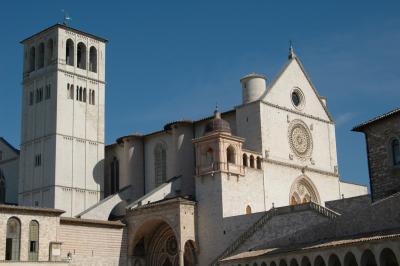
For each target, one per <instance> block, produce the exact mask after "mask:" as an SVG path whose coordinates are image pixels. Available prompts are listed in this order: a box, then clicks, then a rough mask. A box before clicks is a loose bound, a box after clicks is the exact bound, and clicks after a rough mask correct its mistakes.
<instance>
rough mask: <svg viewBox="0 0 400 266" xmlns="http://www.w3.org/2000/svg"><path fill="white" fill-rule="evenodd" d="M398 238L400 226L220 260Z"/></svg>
mask: <svg viewBox="0 0 400 266" xmlns="http://www.w3.org/2000/svg"><path fill="white" fill-rule="evenodd" d="M397 238H400V228H399V229H397V230H395V231H391V232H373V233H369V234H364V235H355V236H348V237H346V238H342V239H331V240H326V241H324V242H319V243H312V244H305V245H301V246H296V247H283V248H266V249H259V250H254V251H246V252H242V253H239V254H236V255H233V256H231V257H228V258H225V259H223V260H222V261H230V260H237V259H245V258H253V257H258V256H268V255H276V254H282V253H287V252H296V251H311V250H314V249H320V248H332V247H338V246H344V245H352V244H357V243H363V242H369V241H376V240H384V239H397Z"/></svg>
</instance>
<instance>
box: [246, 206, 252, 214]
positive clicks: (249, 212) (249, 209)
mask: <svg viewBox="0 0 400 266" xmlns="http://www.w3.org/2000/svg"><path fill="white" fill-rule="evenodd" d="M246 214H251V206H250V205H247V206H246Z"/></svg>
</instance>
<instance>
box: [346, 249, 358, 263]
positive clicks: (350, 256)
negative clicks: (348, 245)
mask: <svg viewBox="0 0 400 266" xmlns="http://www.w3.org/2000/svg"><path fill="white" fill-rule="evenodd" d="M344 266H358V263H357V260H356V257H355V256H354V254H353V253H352V252H351V251H349V252H347V253H346V255H345V256H344Z"/></svg>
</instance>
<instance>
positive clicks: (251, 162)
mask: <svg viewBox="0 0 400 266" xmlns="http://www.w3.org/2000/svg"><path fill="white" fill-rule="evenodd" d="M250 167H251V168H254V167H255V166H254V156H253V155H250Z"/></svg>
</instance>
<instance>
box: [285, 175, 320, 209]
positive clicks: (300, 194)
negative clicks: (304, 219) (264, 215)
mask: <svg viewBox="0 0 400 266" xmlns="http://www.w3.org/2000/svg"><path fill="white" fill-rule="evenodd" d="M311 201H312V202H315V203H318V204H319V203H320V198H319V194H318V191H317V188H316V187H315V185H314V184H313V182H312V181H311V180H310V179H309V178H308V177H306V176H304V175H303V176H300V177H298V178H296V180H295V181H294V182H293V184H292V186H291V188H290V194H289V204H290V205H296V204H301V203H307V202H311Z"/></svg>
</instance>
